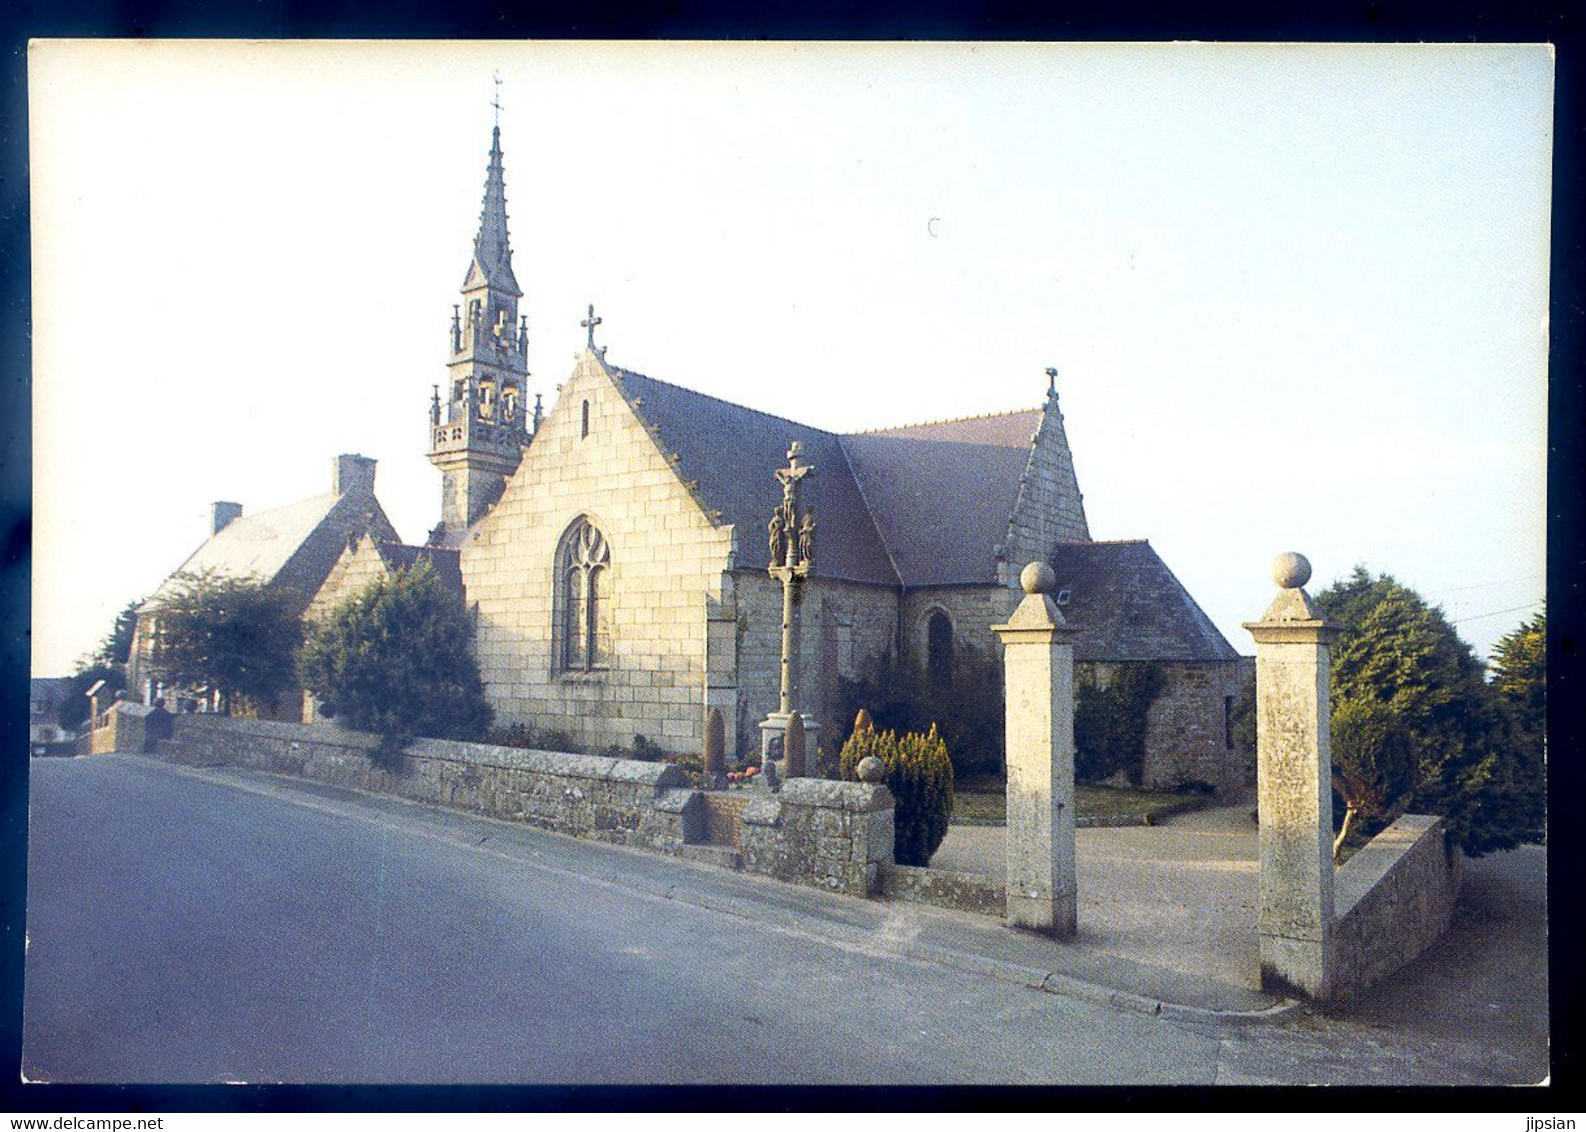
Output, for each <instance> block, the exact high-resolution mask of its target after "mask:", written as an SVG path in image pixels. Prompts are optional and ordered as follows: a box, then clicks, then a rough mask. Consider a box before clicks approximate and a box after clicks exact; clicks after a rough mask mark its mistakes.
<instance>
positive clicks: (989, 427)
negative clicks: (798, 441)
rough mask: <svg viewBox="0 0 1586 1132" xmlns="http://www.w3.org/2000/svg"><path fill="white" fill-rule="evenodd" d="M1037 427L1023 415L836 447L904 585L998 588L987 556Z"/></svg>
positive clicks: (1003, 526) (865, 436) (1002, 531)
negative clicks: (845, 459) (849, 467)
mask: <svg viewBox="0 0 1586 1132" xmlns="http://www.w3.org/2000/svg"><path fill="white" fill-rule="evenodd" d="M1040 424H1041V410H1040V409H1028V410H1024V411H1021V412H1013V413H1000V414H997V415H995V416H988V417H971V418H968V419H966V420H958V421H942V422H939V423H935V424H921V425H909V426H906V427H903V428H892V429H883V430H880V431H877V432H862V433H857V434H854V435H849V436H844V437H843V438H842V445H843V449H844V450H845V451H846V452H847V454H848V458H849V461H850V463H851V464H852V467H853V472H854V475H855V477H856V478H857V480H858V482H859V487H860V490H861V491H862V492H863V493H864V497H865V499H867V500H868V501H869V503H870V510H871V512H872V514H873V515H874V516H875V521H876V525H877V526H878V527H879V528H880V531H881V537H882V538H883V539H884V540H885V542H886V545H887V548H888V549H889V550H890V551H891V552H892V557H893V560H894V561H895V562H896V563H897V569H898V573H899V575H901V577H902V579H903V583H904V584H905V585H908V586H930V585H952V584H959V583H965V582H995V581H996V580H997V567H996V560H995V558H994V557H993V551H994V549H995V548H996V547H997V546H998V545H1000V544H1002V543H1004V542H1006V541H1007V537H1008V518H1009V516H1010V515H1012V513H1013V508H1014V504H1015V503H1016V502H1017V501H1018V498H1019V477H1020V476H1021V475H1023V474H1024V470H1025V468H1026V466H1027V465H1028V463H1029V460H1030V446H1031V440H1032V438H1033V437H1034V435H1035V430H1036V429H1037V428H1039V427H1040Z"/></svg>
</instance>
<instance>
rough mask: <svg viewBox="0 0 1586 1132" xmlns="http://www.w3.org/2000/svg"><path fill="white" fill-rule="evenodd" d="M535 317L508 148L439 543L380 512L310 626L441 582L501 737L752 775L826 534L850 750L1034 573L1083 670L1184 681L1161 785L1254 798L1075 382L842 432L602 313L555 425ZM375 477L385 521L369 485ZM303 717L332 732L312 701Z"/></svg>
mask: <svg viewBox="0 0 1586 1132" xmlns="http://www.w3.org/2000/svg"><path fill="white" fill-rule="evenodd" d="M522 299H523V291H522V289H521V288H520V286H519V285H518V282H517V279H516V277H515V275H514V274H513V269H512V250H511V246H510V242H509V238H508V231H507V213H506V187H505V170H504V165H503V160H502V150H501V131H500V127H499V126H497V127H496V128H495V130H494V132H493V134H492V139H491V147H490V154H489V160H488V164H487V167H486V177H485V190H484V205H483V209H482V211H481V214H480V223H479V232H478V235H477V237H476V238H475V241H474V247H473V254H472V257H471V259H470V261H469V264H468V270H467V274H466V277H465V279H464V281H463V284H462V288H461V300H462V301H461V302H460V303H459V304H457V306H455V307H454V308H453V312H452V318H451V325H450V332H449V343H448V346H449V349H448V361H447V369H448V373H447V375H446V382H445V384H444V386H437V388H436V389H435V391H434V394H433V396H432V398H431V401H430V405H429V420H428V423H429V459H430V461H431V462H432V463H433V464H434V465H435V466H436V468H437V469H438V470H439V471H440V475H441V508H440V522H439V524H438V525H437V526H436V527H435V528H434V530H433V531H431V533H430V535H429V537H428V540H427V542H426V544H425V545H424V546H422V547H404V546H402V545H401V544H400V543H398V542H397V540H396V536H395V534H394V532H393V531H391V529H390V524H389V523H387V522H385V517H384V514H383V513H382V512H379V511H378V504H375V505H374V507H373V508H372V509H371V508H365V510H364V512H363V513H362V514H363V515H364V516H365V521H364V522H362V523H361V525H358V524H355V526H356V527H357V529H353V530H342V531H341V532H340V533H341V534H342V535H343V536H344V537H343V538H342V539H341V542H340V544H339V545H340V547H341V552H340V555H339V557H338V558H337V559H336V561H335V562H334V563H332V564H330V565H329V566H328V568H327V569H326V570H325V571H324V572H323V573H320V574H319V584H318V585H317V588H316V589H315V591H314V592H313V594H312V596H311V597H310V598H309V599H308V600H307V602H306V604H305V606H304V608H305V613H306V616H308V617H309V618H310V619H312V618H314V617H316V616H319V615H321V614H323V612H324V611H326V610H328V609H329V608H330V607H331V606H333V605H334V604H336V602H338V601H339V600H341V599H343V598H345V597H347V596H349V595H350V594H351V593H352V592H355V591H356V589H357V588H358V587H359V586H361V585H363V584H365V583H366V582H367V580H368V579H369V578H370V577H372V576H374V575H375V574H376V573H380V572H385V573H394V572H395V571H397V570H400V569H404V568H406V567H407V566H408V565H411V564H412V563H413V562H414V561H417V560H419V559H421V558H422V559H424V560H426V561H428V562H430V563H431V564H432V565H433V566H434V567H435V569H436V570H437V571H438V572H439V573H440V574H441V576H442V577H443V579H444V580H446V582H447V584H448V586H449V587H450V588H452V590H453V592H455V593H456V594H457V596H458V600H459V601H462V602H464V603H465V604H466V607H467V608H468V609H469V611H470V612H471V614H472V616H473V618H474V620H475V624H476V627H477V639H476V640H477V650H478V656H479V663H480V669H481V673H482V675H483V677H484V682H485V688H486V692H487V695H488V696H489V698H490V700H491V702H492V705H493V706H494V708H495V710H496V713H497V718H498V722H499V723H501V724H510V723H512V722H514V721H524V722H530V723H533V724H534V725H536V726H537V727H542V728H556V729H560V730H563V731H565V732H567V733H569V734H571V735H573V736H574V737H575V738H576V739H577V740H578V741H579V742H580V743H581V744H582V745H583V746H585V747H586V748H588V749H599V748H602V747H605V746H608V745H610V744H621V745H628V744H630V743H631V742H632V741H633V739H634V737H635V736H638V735H643V736H646V737H648V738H649V739H651V740H653V741H655V742H656V743H658V744H659V745H660V746H662V747H663V748H666V749H669V750H673V751H679V752H687V751H696V752H697V751H698V750H699V749H700V748H701V745H702V743H703V734H704V723H705V715H706V712H707V711H708V710H709V709H711V708H717V709H719V710H720V711H721V713H722V716H723V718H724V722H725V725H726V735H727V743H728V748H729V755H731V754H732V753H734V752H733V749H734V748H736V753H737V754H738V756H739V757H741V758H750V757H753V755H754V754H755V752H757V751H758V749H759V747H760V734H759V725H760V723H761V721H762V720H765V719H766V717H767V716H768V714H770V713H772V712H775V711H776V710H777V708H778V703H779V691H780V659H781V640H782V616H783V592H782V585H781V583H780V582H778V581H777V580H776V579H774V578H772V577H771V576H770V574H769V573H768V570H767V567H768V566H769V565H771V563H772V555H773V552H779V551H780V550H781V549H782V548H784V547H786V545H787V543H785V542H779V540H781V539H792V538H800V536H803V537H802V540H801V549H803V548H807V549H808V550H809V551H810V552H811V553H812V554H813V564H812V568H811V570H810V571H809V576H808V577H807V578H805V579H804V580H803V581H802V582H801V583H800V585H799V586H798V591H797V592H798V601H799V610H798V618H797V624H798V626H799V631H798V633H797V635H796V637H795V639H794V641H793V645H794V649H795V653H796V656H797V663H796V664H795V665H794V666H793V673H794V676H795V681H796V687H795V689H794V693H793V700H794V702H795V703H796V704H797V706H798V707H799V709H800V710H801V711H803V712H805V713H807V714H808V715H809V716H811V717H813V719H814V720H815V721H816V722H817V723H818V724H822V725H824V726H826V727H827V728H832V729H834V730H840V729H841V727H840V725H841V723H843V722H845V721H841V720H838V719H837V718H836V715H837V713H838V712H839V710H840V706H839V704H840V701H839V686H838V681H839V679H840V678H846V679H850V680H851V679H855V678H857V677H859V676H860V675H861V674H863V673H864V672H865V671H866V670H867V669H868V668H870V667H871V666H873V665H875V664H876V663H877V662H879V661H880V660H881V658H882V657H883V656H885V655H886V654H889V653H890V654H892V655H894V656H897V657H900V658H902V659H903V660H905V661H906V662H909V663H919V664H922V665H924V666H926V667H927V669H928V670H932V671H940V670H941V669H942V666H950V665H952V664H953V658H954V656H955V654H957V653H958V651H959V650H960V649H961V648H962V647H963V646H965V645H967V646H970V647H973V648H977V649H980V650H982V651H983V652H986V653H988V654H990V653H994V652H995V650H996V647H997V646H996V642H995V640H994V639H993V634H992V633H991V631H990V626H991V625H992V624H994V623H997V622H1000V621H1004V620H1006V619H1007V617H1008V615H1009V614H1010V613H1011V611H1012V610H1013V608H1014V606H1015V605H1017V603H1018V599H1019V597H1020V590H1019V585H1018V575H1019V571H1020V569H1021V568H1022V567H1023V566H1024V564H1025V563H1027V562H1031V561H1035V560H1044V561H1047V562H1049V563H1051V564H1052V567H1053V569H1054V570H1055V571H1056V573H1057V583H1058V593H1057V599H1058V602H1059V604H1060V605H1061V607H1062V611H1063V613H1064V615H1065V617H1066V618H1067V619H1068V620H1069V622H1070V623H1071V625H1072V627H1073V628H1074V630H1075V632H1076V638H1075V657H1076V661H1077V662H1078V663H1079V665H1080V668H1081V670H1082V671H1083V670H1084V669H1086V668H1087V666H1088V667H1089V668H1090V670H1091V671H1092V672H1093V673H1095V674H1097V675H1099V676H1100V678H1101V679H1103V680H1105V679H1106V674H1107V672H1108V671H1109V670H1110V669H1111V668H1112V667H1114V666H1116V665H1119V664H1126V663H1131V662H1152V663H1156V664H1158V665H1160V666H1161V670H1162V672H1163V674H1164V677H1165V681H1164V691H1163V693H1162V694H1161V695H1160V696H1159V698H1158V700H1157V702H1156V703H1155V705H1154V706H1153V708H1152V710H1151V715H1150V726H1149V730H1148V736H1147V752H1148V753H1147V759H1146V765H1145V768H1144V782H1145V783H1146V784H1147V785H1159V786H1166V785H1176V784H1181V783H1185V782H1198V783H1204V784H1207V785H1211V786H1215V787H1219V788H1222V787H1230V786H1237V785H1239V784H1241V783H1243V782H1244V781H1245V779H1246V776H1247V775H1248V773H1249V772H1250V770H1251V768H1252V767H1253V756H1252V754H1251V753H1250V752H1248V751H1241V750H1239V749H1237V744H1236V742H1235V739H1234V734H1233V728H1232V723H1231V716H1232V711H1233V704H1234V698H1235V697H1236V696H1237V695H1238V694H1239V692H1240V689H1241V687H1242V685H1243V679H1244V673H1245V671H1246V670H1247V667H1248V665H1249V661H1248V659H1247V658H1242V657H1240V656H1239V654H1238V653H1236V652H1235V650H1234V649H1233V647H1232V646H1231V645H1229V643H1228V641H1227V640H1226V639H1225V638H1224V637H1223V636H1222V634H1221V633H1220V632H1219V631H1218V630H1217V628H1216V627H1215V626H1214V625H1213V624H1212V622H1211V620H1210V619H1209V618H1208V617H1207V616H1206V615H1205V613H1204V612H1202V610H1201V609H1200V607H1199V606H1198V605H1197V604H1196V603H1195V601H1194V599H1193V598H1192V597H1191V596H1190V595H1189V593H1188V592H1187V591H1186V590H1185V589H1184V587H1183V586H1182V585H1181V584H1180V583H1179V582H1178V580H1177V579H1176V578H1175V577H1174V576H1173V574H1172V572H1171V571H1170V570H1169V569H1168V568H1167V566H1166V565H1165V564H1164V563H1163V562H1162V560H1161V558H1160V557H1158V556H1157V554H1156V552H1155V551H1154V550H1153V549H1152V548H1151V546H1150V544H1149V543H1147V542H1145V541H1143V540H1139V541H1124V542H1098V541H1093V540H1092V539H1091V538H1090V528H1089V525H1088V523H1087V521H1086V517H1085V508H1084V500H1083V497H1082V496H1081V494H1080V490H1079V484H1078V480H1077V477H1076V474H1075V469H1074V461H1073V457H1072V455H1071V453H1070V451H1069V446H1068V440H1067V437H1066V434H1065V431H1064V420H1063V414H1062V412H1061V410H1060V408H1059V399H1058V392H1057V388H1056V380H1055V378H1056V373H1055V371H1048V373H1049V376H1050V379H1051V380H1050V381H1049V383H1048V387H1047V391H1046V396H1045V398H1044V400H1043V402H1042V403H1041V404H1039V405H1037V406H1034V407H1031V408H1028V409H1023V410H1018V411H1015V412H1009V413H998V414H991V415H987V416H980V417H972V418H968V419H963V420H953V421H941V422H933V423H926V424H913V425H903V426H898V427H892V428H883V429H877V430H874V431H870V432H862V433H852V434H836V433H831V432H827V431H825V430H822V429H819V428H815V427H813V426H811V425H807V424H803V423H800V422H797V421H791V420H787V419H784V418H781V417H776V416H772V415H770V414H767V413H762V412H759V411H757V410H754V409H751V408H747V407H745V406H742V405H737V404H733V403H731V402H728V401H723V400H720V399H718V398H715V397H710V396H706V395H705V394H702V393H696V392H694V391H692V390H690V389H687V388H685V387H683V386H680V385H675V384H672V383H670V382H666V381H661V380H658V379H656V378H653V377H648V376H645V375H644V374H642V373H638V372H636V371H633V370H630V369H626V368H624V367H622V366H618V365H616V364H614V363H613V362H611V361H609V360H608V359H607V350H606V347H605V346H602V345H597V344H596V332H597V329H598V328H599V326H600V325H601V319H600V318H598V317H597V316H596V314H595V311H594V308H593V307H591V308H590V310H589V316H588V317H587V318H586V319H585V320H584V323H583V325H584V327H585V329H586V331H587V336H586V343H585V347H584V349H583V351H582V352H581V353H580V355H579V356H578V358H577V360H576V362H575V364H574V366H573V369H572V373H571V374H570V375H569V376H568V378H567V379H566V380H565V381H564V382H563V384H562V385H561V386H560V388H559V395H558V396H557V399H556V401H555V403H554V404H553V405H552V406H551V407H550V409H549V410H548V411H543V410H542V406H541V404H540V400H539V398H538V397H535V398H534V403H533V406H532V408H531V407H530V406H529V395H528V385H527V383H528V379H529V369H528V356H529V334H528V318H527V315H526V314H525V313H524V312H523V311H521V310H520V303H521V301H522ZM799 467H805V468H808V469H810V470H809V472H808V473H807V474H805V475H803V476H802V477H801V478H802V485H801V490H802V495H803V503H804V505H805V507H806V508H807V511H808V512H809V513H811V515H812V521H811V522H810V523H809V524H808V527H809V529H807V530H801V531H791V530H785V529H784V530H778V529H775V520H774V519H773V515H774V514H777V513H778V508H779V504H781V503H782V501H783V492H782V488H781V487H780V486H779V483H778V481H777V479H776V478H775V474H774V473H776V471H777V469H779V468H782V469H783V470H784V472H786V471H787V470H788V469H790V468H791V469H797V468H799ZM368 480H369V485H370V488H371V492H370V498H371V499H372V481H373V474H372V461H371V462H370V468H369V474H368ZM768 522H771V523H772V529H769V530H768ZM223 533H224V532H222V533H221V534H217V535H216V538H215V540H212V542H213V541H217V540H219V539H220V538H222V536H223ZM206 545H208V544H206ZM198 557H205V553H204V550H203V549H202V548H201V550H200V552H199V554H198V555H195V558H198ZM216 557H223V556H217V555H213V554H211V555H209V556H207V558H206V561H208V560H209V559H213V558H216ZM304 714H305V718H308V719H313V718H315V712H314V707H313V704H312V703H311V702H307V703H306V704H305V707H304Z"/></svg>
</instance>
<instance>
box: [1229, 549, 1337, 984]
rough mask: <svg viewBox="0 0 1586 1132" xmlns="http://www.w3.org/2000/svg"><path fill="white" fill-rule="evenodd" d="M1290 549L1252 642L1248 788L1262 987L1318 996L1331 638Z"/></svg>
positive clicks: (1327, 967)
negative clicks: (1256, 833)
mask: <svg viewBox="0 0 1586 1132" xmlns="http://www.w3.org/2000/svg"><path fill="white" fill-rule="evenodd" d="M1310 577H1311V564H1310V563H1309V562H1307V561H1306V560H1305V557H1304V556H1303V555H1300V554H1295V553H1293V552H1290V553H1287V554H1280V555H1279V556H1278V558H1277V560H1276V561H1275V562H1274V563H1273V564H1272V578H1273V580H1274V581H1275V582H1277V584H1278V587H1279V592H1278V596H1277V597H1276V598H1274V599H1273V601H1272V604H1271V605H1270V606H1268V607H1267V611H1266V612H1265V613H1264V614H1262V616H1261V620H1260V621H1249V622H1246V623H1245V628H1246V629H1248V630H1249V631H1250V635H1251V636H1252V637H1254V638H1255V640H1256V789H1257V793H1258V796H1259V804H1260V822H1261V834H1260V841H1261V911H1260V920H1259V931H1260V936H1261V985H1262V987H1263V988H1264V989H1272V990H1299V991H1301V992H1303V993H1305V994H1306V995H1309V996H1310V997H1312V998H1326V997H1327V996H1328V995H1329V994H1330V993H1331V991H1332V983H1333V956H1332V938H1333V785H1332V779H1333V754H1332V743H1331V736H1330V726H1331V715H1330V712H1329V707H1328V692H1329V680H1330V670H1331V657H1330V650H1329V645H1330V643H1331V641H1332V639H1333V637H1334V635H1335V634H1336V630H1335V629H1334V628H1333V626H1331V625H1329V624H1328V623H1327V621H1326V620H1325V619H1323V617H1322V615H1321V613H1320V611H1319V610H1318V609H1317V608H1316V605H1315V603H1314V602H1312V601H1311V596H1310V595H1309V594H1308V593H1306V592H1305V590H1304V588H1303V587H1304V585H1305V583H1306V582H1307V581H1309V580H1310Z"/></svg>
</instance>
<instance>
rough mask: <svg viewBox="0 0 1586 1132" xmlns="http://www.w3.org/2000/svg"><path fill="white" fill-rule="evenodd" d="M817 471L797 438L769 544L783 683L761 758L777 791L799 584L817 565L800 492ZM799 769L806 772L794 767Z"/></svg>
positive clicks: (809, 729)
mask: <svg viewBox="0 0 1586 1132" xmlns="http://www.w3.org/2000/svg"><path fill="white" fill-rule="evenodd" d="M814 474H815V469H814V468H812V467H811V466H810V465H808V464H806V463H804V446H803V445H802V444H800V443H799V442H798V441H796V440H795V441H793V443H792V444H790V445H789V446H788V450H787V467H785V468H778V469H777V470H776V478H777V482H779V483H780V484H781V485H782V501H781V502H780V503H778V504H777V505H776V508H775V509H774V510H773V511H772V512H771V521H770V522H769V523H767V524H766V533H767V536H768V538H767V547H766V549H767V550H768V551H769V552H770V562H769V564H768V566H767V572H768V573H769V574H770V575H771V577H773V578H775V579H776V580H777V581H779V582H781V583H782V685H781V695H780V697H779V700H778V710H777V711H774V712H772V713H771V714H770V715H769V716H768V717H767V718H766V720H765V722H763V723H761V724H760V739H761V748H760V757H761V763H762V769H763V771H764V774H763V779H764V781H765V782H766V785H767V787H768V788H769V789H771V790H775V789H776V788H777V787H776V784H775V783H776V777H775V774H774V773H773V772H774V770H775V757H776V752H777V749H778V747H779V746H780V745H782V744H783V743H784V741H785V738H786V734H787V728H788V725H789V720H790V719H791V718H792V715H793V710H794V709H793V689H794V687H795V685H796V684H797V680H796V679H795V676H794V672H793V658H794V657H795V656H797V655H798V632H799V626H798V586H799V583H801V582H802V581H804V579H805V578H808V577H809V576H810V571H811V570H812V569H813V568H814V565H815V515H814V513H813V512H812V511H810V510H808V509H807V508H805V507H804V506H803V505H802V501H801V500H800V493H801V491H802V488H803V485H804V480H805V478H806V477H808V476H811V475H814ZM800 718H801V721H802V723H803V725H804V730H805V732H806V733H813V732H814V731H816V730H818V729H819V727H818V725H817V724H816V723H815V721H814V720H813V719H811V718H809V713H808V712H807V711H801V712H800ZM794 773H800V772H799V771H797V770H794Z"/></svg>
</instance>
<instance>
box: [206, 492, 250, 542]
mask: <svg viewBox="0 0 1586 1132" xmlns="http://www.w3.org/2000/svg"><path fill="white" fill-rule="evenodd" d="M240 518H242V504H240V503H227V502H225V501H224V500H216V501H215V502H214V503H211V504H210V505H209V533H210V534H211V535H218V534H219V533H220V531H221V528H222V527H224V526H225V525H226V524H227V523H229V522H231V521H232V520H233V519H240Z"/></svg>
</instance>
